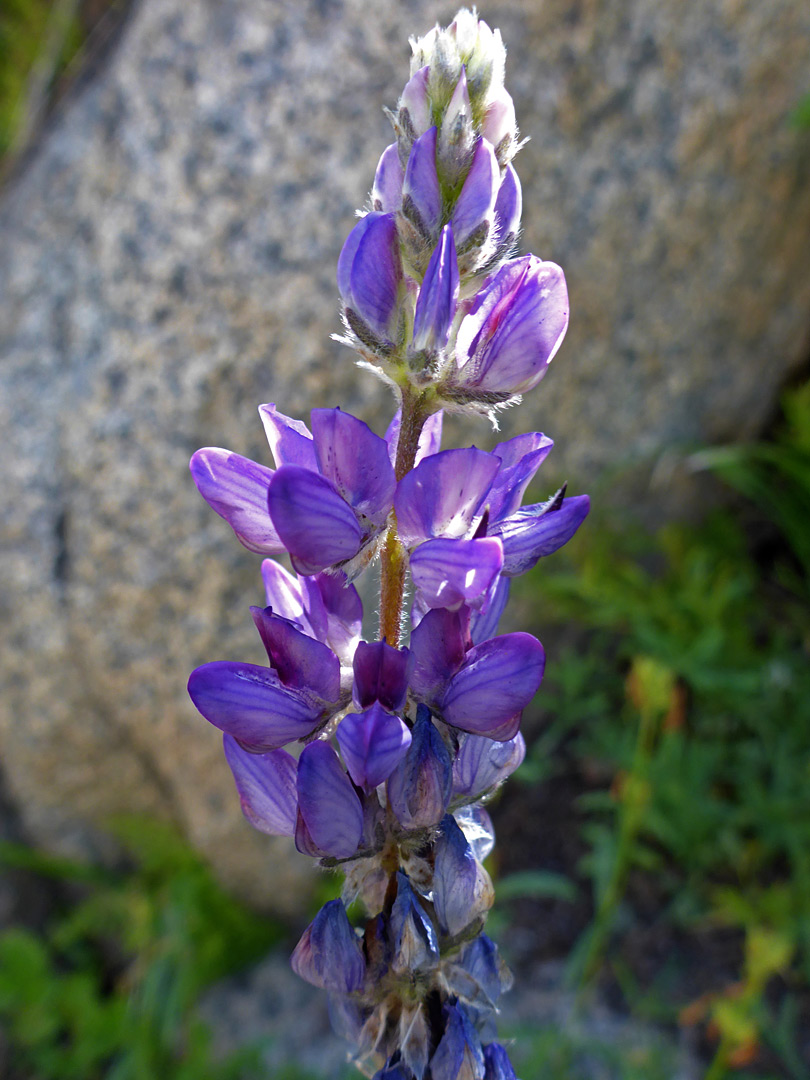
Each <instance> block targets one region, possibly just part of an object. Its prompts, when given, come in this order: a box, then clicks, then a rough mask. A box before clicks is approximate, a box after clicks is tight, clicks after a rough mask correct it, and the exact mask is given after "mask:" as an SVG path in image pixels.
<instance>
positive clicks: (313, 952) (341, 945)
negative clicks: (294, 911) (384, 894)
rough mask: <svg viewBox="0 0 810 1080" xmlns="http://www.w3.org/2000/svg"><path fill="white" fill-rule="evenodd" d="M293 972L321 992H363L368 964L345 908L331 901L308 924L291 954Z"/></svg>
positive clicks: (335, 901) (339, 903) (338, 901)
mask: <svg viewBox="0 0 810 1080" xmlns="http://www.w3.org/2000/svg"><path fill="white" fill-rule="evenodd" d="M291 962H292V968H293V971H294V972H295V973H296V974H297V975H300V976H301V978H302V979H306V981H307V982H309V983H312V985H313V986H318V987H320V988H321V989H322V990H336V991H337V992H338V993H341V994H351V993H354V992H355V991H357V990H361V989H362V987H363V982H364V980H365V977H366V963H365V960H364V959H363V952H362V950H361V948H360V942H359V941H358V939H357V937H356V935H355V933H354V930H352V927H351V924H350V922H349V919H348V917H347V915H346V909H345V908H344V907H343V904H342V903H341V901H340V900H330V901H329V903H328V904H325V905H324V906H323V907H322V908H321V910H320V911H319V912H318V914H317V915H316V916H315V918H314V919H313V920H312V922H311V923H310V924H309V926H308V927H307V929H306V930H305V931H304V934H303V936H302V938H301V940H300V941H299V942H298V944H297V945H296V947H295V951H294V952H293V955H292V961H291Z"/></svg>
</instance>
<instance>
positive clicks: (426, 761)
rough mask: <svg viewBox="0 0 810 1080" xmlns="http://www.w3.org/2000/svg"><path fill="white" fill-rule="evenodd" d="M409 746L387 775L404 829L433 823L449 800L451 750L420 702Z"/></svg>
mask: <svg viewBox="0 0 810 1080" xmlns="http://www.w3.org/2000/svg"><path fill="white" fill-rule="evenodd" d="M411 736H412V741H411V745H410V746H409V747H408V750H407V752H406V754H405V756H404V757H403V758H402V760H401V761H400V763H399V764H398V765H397V767H396V768H395V769H394V771H393V772H392V773H391V775H390V776H389V777H388V783H387V785H386V792H387V795H388V802H389V805H390V806H391V809H392V810H393V811H394V814H395V815H396V818H397V820H398V821H399V823H400V824H401V825H403V826H404V827H405V828H406V829H420V828H426V827H428V826H430V825H436V824H437V823H438V822H439V821H440V820H441V818H442V815H443V814H444V812H445V810H446V809H447V804H448V802H449V801H450V793H451V789H452V761H451V759H450V751H449V750H448V749H447V747H446V746H445V744H444V740H443V739H442V737H441V735H440V734H439V732H438V731H437V730H436V728H435V726H434V725H433V724H432V723H431V720H430V710H429V709H427V708H426V707H425V706H424V705H419V706H418V708H417V711H416V722H415V723H414V726H413V730H412V732H411Z"/></svg>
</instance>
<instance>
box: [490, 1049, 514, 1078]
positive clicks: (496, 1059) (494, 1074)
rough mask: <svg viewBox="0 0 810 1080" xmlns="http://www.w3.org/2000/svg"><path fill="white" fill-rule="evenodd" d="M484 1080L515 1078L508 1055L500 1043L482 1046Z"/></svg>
mask: <svg viewBox="0 0 810 1080" xmlns="http://www.w3.org/2000/svg"><path fill="white" fill-rule="evenodd" d="M484 1064H485V1066H486V1072H485V1073H484V1080H517V1074H516V1073H515V1070H514V1067H513V1066H512V1062H511V1061H510V1060H509V1055H508V1054H507V1052H506V1050H504V1048H503V1047H502V1046H501V1044H500V1043H490V1044H489V1046H485V1047H484Z"/></svg>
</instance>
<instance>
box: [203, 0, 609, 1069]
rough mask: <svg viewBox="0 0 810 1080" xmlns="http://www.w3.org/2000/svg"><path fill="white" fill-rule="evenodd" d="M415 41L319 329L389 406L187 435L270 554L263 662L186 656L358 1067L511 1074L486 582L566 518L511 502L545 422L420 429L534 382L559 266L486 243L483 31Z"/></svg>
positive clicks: (467, 25) (558, 296)
mask: <svg viewBox="0 0 810 1080" xmlns="http://www.w3.org/2000/svg"><path fill="white" fill-rule="evenodd" d="M412 46H413V51H414V60H413V65H412V72H411V79H410V81H409V82H408V84H407V86H406V87H405V90H404V91H403V94H402V97H401V99H400V102H399V107H398V110H397V112H396V114H392V121H393V125H394V131H395V135H396V141H395V142H394V143H393V144H392V145H391V146H389V147H388V148H387V149H386V151H385V152H384V153H383V155H382V158H381V160H380V164H379V166H378V168H377V173H376V176H375V180H374V186H373V189H372V193H371V199H370V208H369V209H368V211H367V212H366V213H365V215H364V216H363V217H362V219H361V220H360V222H359V223H358V224H357V225H356V226H355V228H354V229H353V230H352V232H351V234H350V236H349V238H348V239H347V241H346V244H345V246H344V248H343V251H342V253H341V256H340V260H339V263H338V285H339V289H340V292H341V296H342V299H343V314H344V322H345V326H346V337H345V338H344V339H343V340H345V341H346V342H347V343H349V344H350V345H351V346H352V347H353V348H354V349H355V350H356V351H357V352H358V353H359V355H360V357H361V363H362V364H363V365H365V366H367V367H371V368H372V369H373V370H374V371H375V372H376V373H377V374H378V375H380V376H381V377H382V378H383V379H385V381H386V382H388V383H389V384H390V385H391V386H392V388H393V389H394V392H395V395H396V397H397V400H398V406H399V407H398V409H397V412H396V414H395V415H394V417H393V419H392V421H391V424H390V425H389V428H388V431H387V432H386V434H385V436H384V437H381V436H379V435H377V434H375V433H374V432H373V431H372V430H371V429H370V428H369V427H368V426H367V425H366V424H364V423H363V422H362V421H361V420H359V419H357V418H355V417H353V416H351V415H349V414H348V413H345V412H342V411H341V410H340V409H315V410H313V412H312V414H311V421H310V426H309V427H307V426H306V425H305V424H304V423H302V422H301V421H298V420H292V419H290V418H289V417H287V416H284V415H283V414H282V413H280V412H278V410H277V409H276V408H275V406H274V405H262V406H261V407H260V409H259V412H260V415H261V418H262V422H263V424H264V427H265V431H266V434H267V439H268V442H269V444H270V449H271V452H272V456H273V462H274V468H270V467H269V466H267V465H263V464H259V463H257V462H254V461H250V460H248V459H246V458H243V457H241V456H240V455H238V454H235V453H232V452H230V451H228V450H222V449H217V448H210V447H209V448H206V449H203V450H199V451H198V452H197V453H196V454H195V455H194V457H193V458H192V461H191V470H192V474H193V477H194V480H195V483H196V484H197V487H198V488H199V490H200V492H201V494H202V495H203V497H204V498H205V499H206V501H207V502H208V503H209V505H210V506H211V507H212V508H213V509H214V510H215V511H216V512H217V513H218V514H219V515H220V516H221V517H223V518H224V519H225V520H226V521H227V522H228V524H229V525H230V526H231V528H232V529H233V531H234V532H235V534H236V536H237V537H238V539H239V540H240V541H241V543H242V544H244V545H245V547H247V548H248V549H249V550H251V551H253V552H256V553H258V554H261V555H264V556H268V558H266V559H265V560H264V561H263V563H262V574H263V578H264V586H265V594H266V597H265V599H266V604H265V606H262V607H254V608H252V609H251V613H252V616H253V620H254V623H255V625H256V629H257V630H258V633H259V636H260V638H261V641H262V644H263V646H264V648H265V651H266V653H267V664H266V665H264V664H261V665H260V664H252V663H242V662H233V661H217V662H214V663H209V664H204V665H203V666H202V667H199V668H197V670H196V671H194V672H193V674H192V675H191V678H190V680H189V693H190V695H191V698H192V700H193V702H194V704H195V705H196V707H197V709H198V710H199V711H200V713H202V715H203V716H204V717H205V718H206V720H208V721H209V722H210V723H211V724H213V725H214V726H215V727H217V728H219V729H220V730H221V731H223V732H224V747H225V755H226V758H227V761H228V764H229V765H230V767H231V770H232V772H233V775H234V779H235V781H236V787H237V790H238V793H239V797H240V800H241V804H242V809H243V811H244V813H245V816H246V817H247V818H248V820H249V821H250V823H251V824H252V825H254V826H255V827H256V828H257V829H260V830H261V831H263V832H266V833H270V834H274V835H282V836H290V837H292V838H293V839H294V842H295V845H296V847H297V848H298V850H299V851H301V852H303V853H304V854H306V855H310V856H313V857H315V858H318V859H320V860H321V862H322V864H323V865H325V866H332V867H334V866H337V865H340V866H341V868H342V869H343V870H344V872H345V875H346V877H345V883H344V889H343V897H342V899H341V900H333V901H331V902H330V903H328V904H326V905H325V907H324V908H323V909H322V910H321V911H320V912H319V914H318V915H317V916H316V917H315V919H314V921H313V922H312V924H311V925H310V926H309V927H308V929H307V930H306V932H305V933H304V936H303V937H302V938H301V941H300V942H299V944H298V946H297V948H296V949H295V952H294V954H293V958H292V963H293V967H294V969H295V970H296V971H297V972H298V973H299V974H300V975H301V976H302V977H303V978H305V979H307V980H309V981H310V982H312V983H314V984H315V985H316V986H319V987H322V988H324V989H326V990H328V991H329V992H330V994H331V999H330V1000H331V1007H332V1014H333V1019H334V1023H335V1026H336V1027H337V1028H338V1030H340V1031H341V1032H343V1033H344V1034H345V1035H346V1036H347V1037H348V1038H349V1039H350V1040H351V1041H352V1042H354V1043H355V1045H356V1046H357V1054H356V1060H357V1061H358V1062H359V1063H360V1064H361V1066H362V1067H363V1068H364V1069H365V1070H366V1071H367V1074H368V1075H370V1074H371V1073H372V1072H373V1073H374V1075H375V1077H376V1078H377V1080H508V1078H510V1077H512V1078H513V1077H514V1076H515V1074H514V1071H513V1069H512V1066H511V1064H510V1062H509V1059H508V1056H507V1054H506V1051H505V1050H504V1048H503V1047H502V1046H501V1045H500V1044H499V1043H498V1042H497V1041H496V1035H495V1031H494V1026H493V1013H494V1012H495V1011H496V1010H497V1002H498V999H499V997H500V995H501V993H502V992H503V991H504V990H506V989H508V986H509V982H510V979H509V975H508V972H507V970H506V968H505V967H504V965H503V963H502V961H501V960H500V958H499V956H498V951H497V948H496V947H495V945H494V944H493V943H492V942H491V941H490V940H489V938H488V937H486V936H485V935H484V934H483V933H482V927H483V925H484V921H485V918H486V914H487V911H488V909H489V908H490V906H491V904H492V900H493V890H492V883H491V881H490V879H489V876H488V874H487V872H486V870H485V869H484V866H483V860H484V859H485V858H486V856H487V855H488V854H489V852H490V850H491V848H492V845H493V843H494V837H493V834H492V828H491V823H490V821H489V817H488V815H487V813H486V810H485V809H484V808H483V805H482V802H483V800H485V799H486V798H487V797H488V796H490V795H491V794H492V793H493V792H494V791H495V790H496V788H497V787H498V786H499V785H500V784H501V783H502V782H503V781H504V780H505V779H506V777H508V776H509V775H510V774H511V773H512V772H513V771H514V770H515V769H516V768H517V767H518V765H519V764H520V763H521V761H522V760H523V756H524V753H525V744H524V741H523V737H522V735H521V734H520V731H519V726H520V720H521V714H522V711H523V709H524V708H525V706H526V705H527V704H528V703H529V701H530V700H531V698H532V697H533V695H534V694H535V692H536V690H537V688H538V687H539V685H540V682H541V680H542V677H543V669H544V665H545V655H544V652H543V648H542V646H541V644H540V642H539V641H537V639H536V638H534V637H532V636H531V635H530V634H526V633H506V634H500V635H499V634H498V621H499V619H500V616H501V614H502V612H503V610H504V607H505V605H506V602H507V598H508V593H509V587H510V582H511V579H512V578H514V577H516V576H518V575H520V574H522V573H524V572H525V571H526V570H528V569H530V568H531V567H532V566H534V565H535V564H536V563H537V561H538V559H540V558H542V557H543V556H546V555H549V554H551V553H552V552H554V551H556V550H557V549H558V548H560V547H561V546H562V545H563V544H565V543H566V542H567V541H568V540H569V539H570V538H571V536H573V534H574V533H575V532H576V530H577V529H578V528H579V525H580V524H581V523H582V521H583V520H584V518H585V516H586V515H587V513H588V498H587V496H578V497H573V498H565V492H564V490H560V491H558V492H557V493H556V494H554V495H552V496H551V497H550V498H549V499H547V500H546V501H545V502H540V503H535V504H531V505H527V506H523V505H522V500H523V496H524V494H525V492H526V489H527V487H528V485H529V483H530V482H531V480H532V479H533V477H534V475H535V473H536V472H537V470H538V468H539V466H540V465H541V464H542V462H543V460H544V459H545V458H546V456H547V455H548V453H549V451H550V450H551V447H552V442H551V440H550V439H549V438H547V437H546V436H545V435H543V434H540V433H529V434H524V435H519V436H517V437H516V438H513V439H510V440H508V441H506V442H501V443H498V444H497V445H496V446H495V447H494V448H493V449H492V450H491V451H484V450H481V449H478V448H476V447H474V446H472V447H467V448H463V449H449V450H441V448H440V447H441V434H442V410H446V409H453V410H461V411H465V412H484V413H486V414H488V415H490V416H493V415H494V412H493V410H494V409H496V408H497V407H499V406H502V405H504V404H507V403H511V402H513V401H514V400H516V395H519V394H521V393H522V392H524V391H526V390H528V389H530V388H531V387H533V386H534V385H535V384H536V383H537V382H538V381H539V380H540V379H541V378H542V376H543V375H544V373H545V370H546V368H547V367H548V364H549V363H550V361H551V359H552V357H553V355H554V353H555V352H556V350H557V348H558V347H559V344H560V342H561V340H562V338H563V336H564V334H565V330H566V327H567V321H568V303H567V294H566V289H565V279H564V277H563V273H562V271H561V270H560V269H559V267H557V266H555V265H554V264H553V263H547V262H543V261H541V260H540V259H537V258H536V257H535V256H533V255H527V256H524V257H522V258H510V256H511V254H512V251H513V248H514V244H515V240H516V237H517V234H518V230H519V226H520V214H521V193H520V184H519V182H518V179H517V174H516V173H515V171H514V168H513V167H512V165H511V160H512V157H513V156H514V153H515V152H516V150H517V148H518V144H517V132H516V128H515V123H514V109H513V107H512V102H511V99H510V98H509V95H508V94H507V93H506V91H505V90H504V87H503V58H504V51H503V46H502V44H501V41H500V35H499V34H498V32H497V31H495V32H493V31H491V30H490V29H489V27H487V25H486V24H485V23H482V22H478V21H477V19H476V18H475V17H474V16H473V15H471V14H470V12H468V11H461V12H459V14H458V16H457V17H456V20H455V21H454V22H453V24H452V25H451V26H450V27H449V28H447V29H446V30H440V29H439V28H436V29H435V30H433V31H431V33H430V34H428V35H427V36H426V37H425V38H422V39H420V40H418V41H413V42H412ZM283 554H285V555H286V556H288V557H289V561H290V564H291V566H292V570H293V573H291V572H289V571H288V570H286V569H285V568H284V567H283V566H282V565H281V564H280V563H279V562H277V561H275V558H274V557H275V556H279V555H283ZM372 563H379V565H380V632H379V637H378V639H377V640H364V639H363V637H362V635H363V611H362V604H361V601H360V597H359V595H358V593H357V591H356V589H355V587H354V585H353V584H352V582H353V581H354V580H355V579H356V578H357V577H358V576H359V575H360V574H361V573H362V572H363V571H364V570H365V569H366V568H367V567H369V566H370V565H371V564H372ZM408 583H410V588H411V590H412V599H411V604H410V611H409V612H406V611H405V606H406V605H405V597H406V587H407V586H408ZM285 747H291V748H292V750H293V752H292V753H291V752H290V751H289V750H288V749H285ZM355 900H359V901H360V902H361V903H362V905H363V907H364V908H365V911H366V915H367V921H366V923H365V926H364V929H363V932H362V934H361V933H360V932H359V931H357V930H355V929H354V928H353V927H352V925H351V923H350V922H349V919H348V916H347V913H346V904H348V903H350V902H352V901H355Z"/></svg>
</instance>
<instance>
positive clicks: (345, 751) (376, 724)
mask: <svg viewBox="0 0 810 1080" xmlns="http://www.w3.org/2000/svg"><path fill="white" fill-rule="evenodd" d="M336 735H337V741H338V745H339V746H340V752H341V754H342V755H343V760H344V762H345V763H346V768H347V769H348V770H349V775H350V776H351V778H352V780H354V782H355V784H357V786H358V787H362V788H366V789H368V790H372V789H373V788H375V787H377V786H378V785H379V784H382V783H384V782H385V781H386V780H387V779H388V777H389V776H390V775H391V773H392V772H393V771H394V768H395V767H396V766H397V764H398V763H399V762H400V761H401V760H402V758H403V757H404V756H405V752H406V751H407V749H408V747H409V746H410V745H411V733H410V731H409V730H408V728H407V727H406V726H405V724H403V722H402V721H401V720H400V718H399V717H398V716H392V715H391V713H389V712H386V711H385V709H384V708H383V707H382V706H381V705H380V704H379V703H377V702H375V703H374V704H373V705H372V706H371V708H369V709H365V710H364V711H363V712H361V713H349V714H348V716H345V717H344V718H343V720H341V722H340V725H339V727H338V729H337V733H336Z"/></svg>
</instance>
